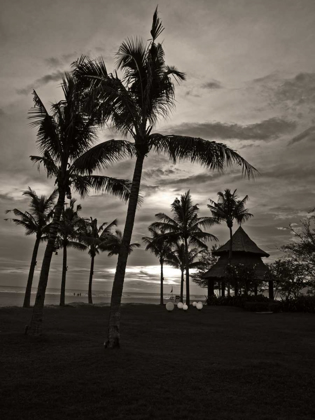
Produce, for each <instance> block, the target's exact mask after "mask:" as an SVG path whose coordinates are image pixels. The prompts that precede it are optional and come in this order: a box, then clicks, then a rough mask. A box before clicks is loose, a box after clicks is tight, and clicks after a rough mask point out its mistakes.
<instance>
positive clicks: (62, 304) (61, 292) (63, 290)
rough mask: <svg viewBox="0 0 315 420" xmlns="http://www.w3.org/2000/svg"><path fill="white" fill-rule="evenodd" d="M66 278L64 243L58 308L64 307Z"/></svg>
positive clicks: (65, 247)
mask: <svg viewBox="0 0 315 420" xmlns="http://www.w3.org/2000/svg"><path fill="white" fill-rule="evenodd" d="M66 278H67V245H66V244H65V243H64V244H63V261H62V277H61V291H60V306H65V294H66Z"/></svg>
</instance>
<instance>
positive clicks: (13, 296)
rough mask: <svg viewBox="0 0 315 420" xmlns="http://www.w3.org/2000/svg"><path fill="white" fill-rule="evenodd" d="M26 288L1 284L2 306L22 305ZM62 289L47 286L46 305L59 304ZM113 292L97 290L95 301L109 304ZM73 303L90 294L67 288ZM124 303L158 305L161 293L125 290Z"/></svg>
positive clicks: (194, 297) (193, 297)
mask: <svg viewBox="0 0 315 420" xmlns="http://www.w3.org/2000/svg"><path fill="white" fill-rule="evenodd" d="M24 294H25V288H24V287H14V286H0V307H4V306H22V305H23V300H24ZM35 296H36V289H33V290H32V297H31V305H33V303H34V302H35ZM59 296H60V290H59V289H53V288H47V290H46V297H45V305H59ZM170 297H171V294H170V293H168V294H165V295H164V302H167V301H168V300H169V299H170ZM110 298H111V292H107V293H106V292H103V291H97V290H95V291H94V292H93V303H95V304H102V305H109V303H110ZM190 299H191V300H192V301H194V300H196V301H202V302H204V301H205V296H204V295H191V297H190ZM71 303H88V294H87V292H85V291H83V290H77V289H69V290H66V304H71ZM122 303H123V304H124V303H145V304H152V305H158V304H159V303H160V295H159V294H158V293H138V292H137V293H135V292H124V293H123V297H122Z"/></svg>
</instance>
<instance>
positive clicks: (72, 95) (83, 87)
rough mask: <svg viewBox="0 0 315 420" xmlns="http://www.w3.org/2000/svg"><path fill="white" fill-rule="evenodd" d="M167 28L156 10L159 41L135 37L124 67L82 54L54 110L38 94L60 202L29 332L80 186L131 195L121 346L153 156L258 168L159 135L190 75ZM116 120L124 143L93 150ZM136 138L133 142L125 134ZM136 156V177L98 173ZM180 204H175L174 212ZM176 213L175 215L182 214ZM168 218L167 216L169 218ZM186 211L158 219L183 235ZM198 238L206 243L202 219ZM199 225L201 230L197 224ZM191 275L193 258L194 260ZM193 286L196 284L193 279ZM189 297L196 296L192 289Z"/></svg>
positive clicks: (119, 287)
mask: <svg viewBox="0 0 315 420" xmlns="http://www.w3.org/2000/svg"><path fill="white" fill-rule="evenodd" d="M163 30H164V27H163V25H162V22H161V20H160V19H159V17H158V11H157V9H156V11H155V13H154V15H153V22H152V27H151V31H150V34H151V38H150V40H149V41H148V42H147V43H145V42H143V41H142V40H139V39H135V40H132V39H127V40H126V41H124V42H123V43H122V44H121V46H120V48H119V49H118V52H117V54H116V58H117V71H114V72H113V73H109V72H108V71H107V68H106V65H105V63H104V61H103V60H102V59H98V60H91V59H89V58H88V57H81V58H79V59H78V60H77V61H76V62H75V63H73V69H72V72H71V73H66V74H65V75H64V78H63V82H62V89H63V93H64V99H62V100H61V101H59V102H57V103H54V104H53V105H52V106H51V108H50V110H49V111H48V110H47V109H46V107H45V105H44V104H43V102H42V101H41V99H40V97H39V95H38V94H37V92H35V91H34V93H33V97H34V107H33V108H32V110H31V111H30V118H31V119H32V122H33V125H34V126H35V127H36V128H37V144H38V146H39V150H40V152H41V154H40V156H31V159H32V161H34V162H37V163H38V164H39V165H43V166H44V167H45V169H46V172H47V176H48V177H51V178H53V179H54V180H55V184H56V189H57V197H58V198H57V197H56V199H57V203H56V205H55V207H54V211H53V215H52V220H51V222H50V227H49V232H48V235H47V245H46V249H45V253H44V258H43V263H42V267H41V272H40V278H39V284H38V291H37V295H36V300H35V304H34V307H33V312H32V318H31V321H30V323H29V325H28V329H27V334H29V335H33V336H35V335H40V334H41V333H42V321H43V308H44V300H45V292H46V287H47V282H48V277H49V269H50V263H51V259H52V255H53V252H54V250H55V248H56V239H57V234H58V229H59V224H60V219H61V216H62V212H63V208H64V202H65V198H66V197H67V198H68V199H71V196H72V191H73V190H74V191H77V192H78V193H79V194H80V195H81V196H82V197H83V196H84V195H86V194H87V193H88V191H89V190H90V189H96V190H102V191H104V192H107V193H111V194H114V195H116V196H118V197H120V198H122V199H123V200H128V209H127V216H126V222H125V228H124V232H123V234H122V238H121V246H120V249H119V255H118V262H117V267H116V273H115V278H114V283H113V289H112V298H111V306H110V319H109V327H108V335H107V338H106V341H105V347H108V348H117V347H119V343H120V305H121V297H122V291H123V285H124V278H125V270H126V265H127V259H128V255H129V252H130V243H131V237H132V232H133V226H134V221H135V215H136V211H137V207H138V199H139V189H140V183H141V175H142V168H143V164H144V161H145V158H146V157H147V156H148V155H149V153H152V152H157V153H165V154H166V155H167V156H168V157H169V158H170V160H172V161H173V162H177V161H178V160H182V159H186V160H189V161H190V162H196V163H199V164H201V165H203V166H204V167H206V168H208V169H209V170H218V171H222V170H223V169H224V167H225V166H228V165H231V164H233V163H236V164H238V165H239V166H240V167H241V168H242V172H243V174H244V175H247V176H248V177H251V176H253V174H254V172H255V168H254V167H253V166H251V165H250V164H249V163H248V162H247V161H246V160H245V159H243V158H242V157H241V156H240V155H239V154H238V153H237V152H235V151H234V150H232V149H231V148H229V147H227V146H226V145H225V144H221V143H217V142H215V141H209V140H204V139H200V138H195V137H188V136H177V135H162V134H159V133H156V132H155V133H154V130H153V129H154V127H155V126H156V124H157V122H158V120H159V118H161V117H163V118H164V117H166V116H167V115H168V114H169V112H170V110H171V109H172V107H173V106H174V104H175V85H174V83H173V80H175V81H177V82H178V83H179V82H181V81H184V80H185V75H184V73H182V72H180V71H178V70H177V69H176V68H175V67H173V66H168V65H166V63H165V53H164V49H163V45H162V44H161V43H159V42H158V41H157V39H158V38H159V36H160V35H161V33H162V32H163ZM104 125H110V126H112V127H114V128H115V130H116V131H117V132H119V133H121V134H122V136H123V137H124V139H122V140H114V139H113V140H109V141H106V142H102V143H100V144H97V145H96V146H94V147H93V143H94V142H95V141H96V140H97V132H98V129H99V128H100V127H102V126H104ZM126 138H127V139H130V141H129V140H125V139H126ZM132 156H134V157H135V159H136V162H135V168H134V174H133V178H132V181H131V182H128V181H126V180H124V179H115V178H111V177H108V176H101V175H95V174H94V171H95V170H101V169H102V168H108V166H109V165H112V164H114V163H116V162H117V161H119V160H120V159H124V158H127V157H129V158H130V157H132ZM176 208H178V203H175V204H174V211H176ZM174 214H175V213H174ZM164 216H165V217H164ZM179 217H180V215H177V214H176V216H175V215H174V218H173V219H168V217H167V216H166V215H160V216H158V220H159V221H158V222H156V223H157V224H156V227H157V228H159V229H164V227H165V225H166V227H167V229H173V233H174V234H175V233H176V234H177V233H179V232H180V229H181V225H180V219H179ZM193 223H195V224H196V226H195V227H196V231H194V232H193V233H196V235H195V236H194V238H195V239H194V241H198V240H199V241H200V240H201V239H200V238H201V237H200V236H199V232H198V229H197V228H198V227H199V226H202V223H206V221H204V222H203V221H201V222H200V223H201V225H200V224H199V222H198V221H197V220H194V222H193ZM193 229H195V228H193ZM180 237H181V240H182V242H183V244H184V246H185V252H186V256H187V246H188V241H189V238H188V237H187V235H186V233H185V232H184V231H183V232H182V233H181V236H180ZM185 264H186V276H187V275H189V274H187V264H188V259H187V258H186V263H185ZM186 287H188V288H189V281H187V282H186ZM188 295H189V293H188Z"/></svg>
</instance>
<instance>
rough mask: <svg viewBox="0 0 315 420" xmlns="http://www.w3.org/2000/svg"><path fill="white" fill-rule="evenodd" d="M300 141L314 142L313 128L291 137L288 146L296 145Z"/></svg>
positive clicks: (314, 133) (314, 132)
mask: <svg viewBox="0 0 315 420" xmlns="http://www.w3.org/2000/svg"><path fill="white" fill-rule="evenodd" d="M302 140H306V141H312V140H315V126H312V127H310V128H308V129H307V130H305V131H303V132H302V133H300V134H298V135H297V136H295V137H293V139H292V140H291V141H290V143H289V144H290V145H292V144H295V143H298V142H300V141H302Z"/></svg>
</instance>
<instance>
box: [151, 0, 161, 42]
mask: <svg viewBox="0 0 315 420" xmlns="http://www.w3.org/2000/svg"><path fill="white" fill-rule="evenodd" d="M163 31H164V27H163V25H162V21H161V19H160V18H159V17H158V7H156V9H155V12H154V15H153V22H152V28H151V31H150V33H151V35H152V41H153V42H155V40H156V39H157V37H158V36H159V35H161V33H162V32H163Z"/></svg>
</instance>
